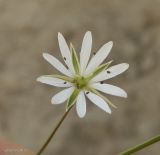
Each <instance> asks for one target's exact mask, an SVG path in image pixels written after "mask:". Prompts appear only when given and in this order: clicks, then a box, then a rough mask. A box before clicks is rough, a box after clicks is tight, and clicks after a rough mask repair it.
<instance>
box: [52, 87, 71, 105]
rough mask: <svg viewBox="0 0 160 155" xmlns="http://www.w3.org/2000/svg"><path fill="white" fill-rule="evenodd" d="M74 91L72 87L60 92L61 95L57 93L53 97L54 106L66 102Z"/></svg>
mask: <svg viewBox="0 0 160 155" xmlns="http://www.w3.org/2000/svg"><path fill="white" fill-rule="evenodd" d="M73 90H74V88H73V87H70V88H67V89H64V90H62V91H60V92H59V93H57V94H56V95H54V96H53V97H52V99H51V102H52V104H61V103H63V102H65V101H66V100H67V99H68V98H69V97H70V95H71V94H72V92H73Z"/></svg>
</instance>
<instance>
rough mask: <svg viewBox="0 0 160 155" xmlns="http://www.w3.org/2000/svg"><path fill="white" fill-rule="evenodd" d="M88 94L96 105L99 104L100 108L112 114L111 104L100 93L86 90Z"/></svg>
mask: <svg viewBox="0 0 160 155" xmlns="http://www.w3.org/2000/svg"><path fill="white" fill-rule="evenodd" d="M86 96H87V97H88V98H89V100H91V101H92V102H93V103H94V104H95V105H97V106H98V107H99V108H101V109H102V110H104V111H105V112H107V113H109V114H111V109H110V107H109V105H108V104H107V103H106V102H105V100H103V99H102V98H101V97H99V96H98V95H96V94H94V93H92V92H86Z"/></svg>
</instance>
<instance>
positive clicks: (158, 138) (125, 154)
mask: <svg viewBox="0 0 160 155" xmlns="http://www.w3.org/2000/svg"><path fill="white" fill-rule="evenodd" d="M158 141H160V135H158V136H156V137H153V138H151V139H149V140H147V141H145V142H144V143H142V144H139V145H137V146H135V147H133V148H130V149H128V150H126V151H124V152H122V153H120V154H118V155H130V154H132V153H135V152H138V151H140V150H142V149H144V148H146V147H148V146H150V145H152V144H154V143H156V142H158Z"/></svg>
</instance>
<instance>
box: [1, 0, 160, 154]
mask: <svg viewBox="0 0 160 155" xmlns="http://www.w3.org/2000/svg"><path fill="white" fill-rule="evenodd" d="M87 30H90V31H92V34H93V42H94V43H93V51H96V50H98V49H99V47H101V45H103V44H104V43H106V42H108V41H110V40H112V41H113V42H114V47H113V49H112V52H111V54H110V55H109V57H108V59H107V60H111V59H114V63H115V64H117V63H120V62H128V63H129V64H130V69H129V70H128V71H127V72H126V73H125V74H123V75H121V76H119V77H116V78H115V79H113V80H110V81H108V83H112V84H115V85H118V86H120V87H122V88H124V89H125V90H126V91H127V92H128V99H121V98H118V97H111V96H109V98H110V99H111V100H112V102H113V103H115V104H116V105H117V106H118V109H117V110H114V109H113V114H112V115H111V116H110V115H108V114H106V113H104V112H103V111H102V110H100V109H99V108H97V107H96V106H94V105H92V104H91V103H88V105H87V115H86V117H85V118H84V119H79V118H78V117H77V115H76V113H75V109H73V110H72V112H71V113H70V115H69V117H68V118H67V119H66V121H65V122H64V124H63V126H62V127H61V129H60V130H59V132H58V133H57V134H56V136H55V139H54V140H53V141H52V143H50V145H49V147H48V148H47V150H46V152H45V153H44V154H46V155H81V154H83V155H97V154H99V155H116V154H117V153H118V152H120V151H121V150H124V149H125V148H128V147H130V146H132V145H135V144H137V143H139V142H142V141H144V140H145V139H148V138H150V137H152V136H154V135H156V134H158V133H159V132H160V121H159V120H160V95H159V94H160V78H159V76H160V68H159V65H160V61H159V58H160V0H152V1H151V0H134V1H131V0H121V1H120V0H112V1H111V0H87V1H86V0H81V1H80V0H79V1H75V0H63V1H62V0H0V138H1V139H8V140H11V141H15V142H16V143H19V144H22V145H24V146H25V147H27V148H30V149H32V150H34V151H35V152H36V151H37V150H38V149H39V148H40V146H41V145H42V144H43V142H44V140H45V139H46V137H47V136H48V134H49V133H50V132H51V130H52V129H53V127H54V125H55V123H56V122H57V121H58V119H59V118H60V117H61V115H62V113H63V112H64V107H65V106H64V105H61V106H53V105H51V104H50V99H51V97H52V95H54V94H55V92H58V91H59V90H58V89H55V88H54V87H49V86H46V85H42V84H40V83H37V82H36V78H37V77H38V76H40V75H43V74H50V73H54V72H55V70H54V68H52V67H51V66H50V65H49V64H48V63H47V62H46V61H45V60H44V59H43V58H42V53H43V52H46V51H47V52H49V53H51V54H53V55H56V56H57V57H58V58H60V59H61V57H60V52H59V47H58V43H57V32H59V31H60V32H62V33H63V34H64V36H65V37H66V39H67V40H68V41H72V43H73V44H74V45H75V46H76V49H77V51H78V52H79V51H80V46H81V41H82V38H83V35H84V33H85V32H86V31H87ZM61 60H62V59H61ZM159 147H160V144H156V145H154V146H152V147H150V148H148V150H147V151H142V152H140V153H137V155H151V154H152V155H159V152H160V149H159Z"/></svg>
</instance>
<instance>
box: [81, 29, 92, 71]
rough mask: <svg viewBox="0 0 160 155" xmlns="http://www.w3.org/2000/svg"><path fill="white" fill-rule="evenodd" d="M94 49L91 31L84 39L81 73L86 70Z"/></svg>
mask: <svg viewBox="0 0 160 155" xmlns="http://www.w3.org/2000/svg"><path fill="white" fill-rule="evenodd" d="M91 49H92V34H91V32H90V31H88V32H86V34H85V35H84V38H83V42H82V47H81V52H80V67H81V73H82V74H83V72H84V71H85V69H86V66H87V64H88V60H89V58H90V54H91Z"/></svg>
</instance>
